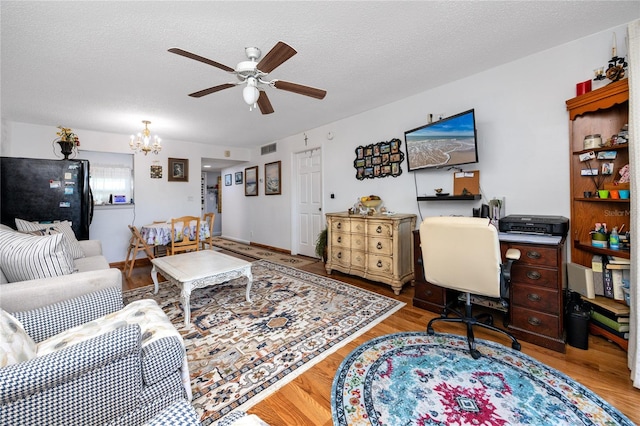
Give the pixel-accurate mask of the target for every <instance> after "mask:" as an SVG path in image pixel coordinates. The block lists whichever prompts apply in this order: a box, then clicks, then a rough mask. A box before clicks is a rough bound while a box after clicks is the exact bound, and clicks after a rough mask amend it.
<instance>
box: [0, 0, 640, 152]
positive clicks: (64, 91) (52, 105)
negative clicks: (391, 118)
mask: <svg viewBox="0 0 640 426" xmlns="http://www.w3.org/2000/svg"><path fill="white" fill-rule="evenodd" d="M638 16H640V2H639V1H632V2H631V1H630V2H623V1H593V2H590V1H579V2H577V1H490V2H489V1H474V2H471V1H423V2H420V1H412V2H404V1H393V2H381V1H372V2H364V1H357V2H347V1H314V2H311V1H300V2H284V1H277V2H268V1H260V2H248V1H238V2H236V1H206V2H205V1H200V2H188V1H161V2H152V1H130V2H122V1H112V2H111V1H105V2H102V1H87V2H84V1H66V2H54V1H43V2H31V1H2V2H1V41H2V44H1V55H2V56H1V67H2V68H1V84H2V86H1V90H2V92H1V93H2V118H3V119H8V120H13V121H22V122H28V123H35V124H43V125H52V126H57V125H58V124H64V125H65V126H68V127H72V128H81V129H89V130H97V131H104V132H111V133H122V134H130V133H132V132H133V131H137V130H138V129H140V127H141V123H140V122H141V120H143V119H147V120H151V121H152V124H151V128H152V131H153V132H154V133H158V134H159V135H160V136H161V137H162V138H163V139H164V140H165V141H166V140H171V141H193V142H200V143H205V144H214V145H224V146H239V147H251V146H260V145H264V144H266V143H269V142H272V141H275V140H278V139H281V138H284V137H287V136H290V135H292V134H296V133H300V132H303V131H305V130H308V129H310V128H314V127H317V126H321V125H324V124H327V123H330V122H333V121H336V120H339V119H342V118H345V117H349V116H352V115H354V114H358V113H360V112H363V111H366V110H369V109H372V108H375V107H378V106H380V105H384V104H387V103H390V102H393V101H396V100H398V99H401V98H404V97H407V96H410V95H413V94H415V93H416V92H420V91H423V90H427V89H429V88H432V87H436V86H439V85H442V84H444V83H446V82H449V81H454V80H457V79H460V78H463V77H465V76H467V75H471V74H475V73H478V72H480V71H482V70H485V69H489V68H492V67H495V66H497V65H499V64H502V63H506V62H510V61H513V60H515V59H518V58H521V57H524V56H527V55H530V54H533V53H535V52H539V51H542V50H545V49H548V48H550V47H553V46H556V45H559V44H563V43H566V42H568V41H571V40H574V39H578V38H581V37H583V36H586V35H589V34H592V33H594V32H598V31H601V30H605V29H608V28H611V27H614V26H617V25H620V24H622V23H626V22H629V21H631V20H633V19H636V18H638ZM278 40H282V41H285V42H286V43H288V44H290V45H291V46H292V47H294V48H295V49H296V50H297V51H298V54H297V55H295V56H294V57H293V58H291V59H289V60H288V61H287V62H285V63H284V64H283V65H281V66H280V67H278V68H277V69H276V70H274V71H273V72H272V73H271V74H269V76H268V77H269V78H270V79H274V78H277V79H282V80H287V81H292V82H296V83H300V84H304V85H309V86H313V87H319V88H323V89H325V90H327V92H328V94H327V96H326V98H325V99H324V100H321V101H320V100H316V99H312V98H309V97H306V96H300V95H296V94H292V93H289V92H284V91H281V90H276V89H268V90H269V92H268V94H269V97H270V100H271V103H272V105H273V108H274V109H275V113H273V114H270V115H261V114H260V112H259V111H258V110H254V111H251V112H250V111H249V108H248V106H247V105H246V104H245V103H244V102H243V100H242V90H241V88H240V87H234V88H231V89H227V90H224V91H221V92H218V93H214V94H211V95H208V96H205V97H202V98H200V99H195V98H191V97H189V96H187V94H188V93H191V92H195V91H197V90H201V89H204V88H208V87H211V86H215V85H218V84H223V83H227V82H231V81H233V79H234V77H233V76H232V75H230V74H227V73H226V72H224V71H222V70H220V69H218V68H214V67H211V66H208V65H205V64H203V63H200V62H196V61H193V60H189V59H186V58H183V57H181V56H178V55H174V54H171V53H168V52H167V49H169V48H171V47H180V48H182V49H185V50H188V51H190V52H194V53H196V54H199V55H201V56H205V57H207V58H210V59H213V60H215V61H217V62H220V63H222V64H225V65H228V66H230V67H232V68H235V66H236V64H237V63H238V62H240V61H243V60H245V59H246V58H245V54H244V48H245V47H248V46H256V47H259V48H260V49H261V50H262V51H263V54H264V53H266V52H267V51H268V50H269V49H270V48H271V47H272V46H274V45H275V44H276V42H277V41H278Z"/></svg>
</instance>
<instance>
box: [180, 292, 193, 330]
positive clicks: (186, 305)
mask: <svg viewBox="0 0 640 426" xmlns="http://www.w3.org/2000/svg"><path fill="white" fill-rule="evenodd" d="M183 285H184V284H183ZM180 300H181V301H182V310H183V311H184V326H185V327H189V324H191V303H190V300H191V292H187V290H185V289H183V290H182V292H181V293H180Z"/></svg>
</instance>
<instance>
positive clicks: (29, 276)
mask: <svg viewBox="0 0 640 426" xmlns="http://www.w3.org/2000/svg"><path fill="white" fill-rule="evenodd" d="M63 238H64V237H63V235H62V234H56V235H45V236H42V237H36V236H33V235H28V234H21V233H20V232H15V231H4V230H0V268H1V269H2V272H4V275H5V276H6V277H7V281H9V282H10V283H11V282H17V281H27V280H35V279H38V278H49V277H56V276H59V275H68V274H71V273H72V272H73V268H74V266H73V257H72V256H71V253H70V252H69V250H68V249H67V245H66V243H65V242H64V241H63Z"/></svg>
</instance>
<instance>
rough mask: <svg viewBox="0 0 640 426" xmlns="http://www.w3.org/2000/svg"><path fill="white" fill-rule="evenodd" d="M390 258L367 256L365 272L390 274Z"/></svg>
mask: <svg viewBox="0 0 640 426" xmlns="http://www.w3.org/2000/svg"><path fill="white" fill-rule="evenodd" d="M392 259H393V258H392V257H389V256H378V255H375V254H369V255H368V256H367V270H368V271H369V272H370V273H372V274H392V273H393V262H392Z"/></svg>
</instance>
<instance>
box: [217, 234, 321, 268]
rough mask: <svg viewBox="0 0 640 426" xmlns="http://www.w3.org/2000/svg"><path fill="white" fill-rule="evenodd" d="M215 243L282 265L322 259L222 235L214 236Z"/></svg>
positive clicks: (294, 264)
mask: <svg viewBox="0 0 640 426" xmlns="http://www.w3.org/2000/svg"><path fill="white" fill-rule="evenodd" d="M213 245H214V246H215V247H220V248H222V249H225V250H229V251H232V252H234V253H239V254H242V255H244V256H247V257H251V258H253V259H256V260H259V259H264V260H269V261H271V262H274V263H279V264H280V265H288V266H293V267H300V266H304V265H309V264H311V263H314V262H319V261H320V260H319V259H318V260H313V259H311V260H307V259H309V258H306V257H302V256H291V255H288V254H286V253H279V252H277V251H272V250H267V249H264V248H261V247H257V246H251V245H248V244H242V243H237V242H235V241H231V240H227V239H224V238H221V237H214V238H213Z"/></svg>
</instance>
